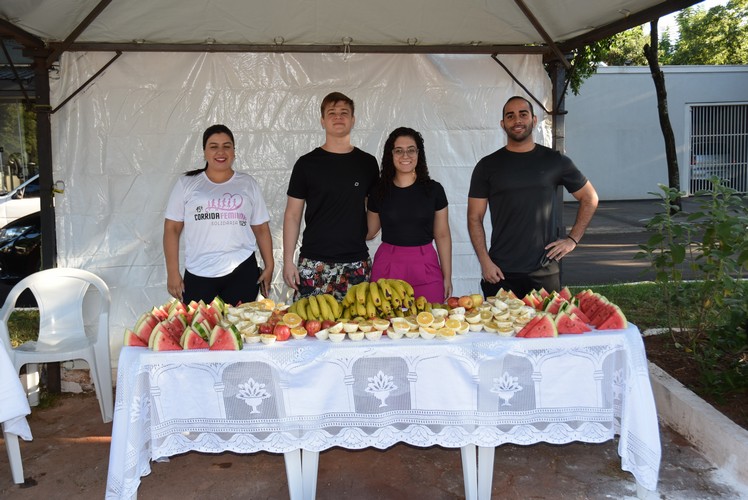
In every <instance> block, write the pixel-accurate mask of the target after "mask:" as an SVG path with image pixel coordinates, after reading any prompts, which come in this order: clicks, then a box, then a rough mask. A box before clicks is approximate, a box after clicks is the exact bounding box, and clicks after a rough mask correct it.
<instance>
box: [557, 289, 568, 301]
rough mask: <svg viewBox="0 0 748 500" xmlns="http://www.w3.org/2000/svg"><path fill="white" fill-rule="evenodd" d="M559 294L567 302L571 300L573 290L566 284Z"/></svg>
mask: <svg viewBox="0 0 748 500" xmlns="http://www.w3.org/2000/svg"><path fill="white" fill-rule="evenodd" d="M558 295H559V296H560V297H561V298H562V299H564V300H566V301H567V302H568V301H570V300H571V290H569V287H568V286H565V287H563V288H562V289H561V291H560V292H558Z"/></svg>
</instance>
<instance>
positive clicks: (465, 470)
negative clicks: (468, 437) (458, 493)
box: [460, 444, 478, 500]
mask: <svg viewBox="0 0 748 500" xmlns="http://www.w3.org/2000/svg"><path fill="white" fill-rule="evenodd" d="M460 455H461V456H462V476H463V479H464V481H465V500H477V499H478V496H477V495H478V476H477V469H476V458H477V456H476V451H475V445H474V444H468V445H465V446H463V447H462V448H460Z"/></svg>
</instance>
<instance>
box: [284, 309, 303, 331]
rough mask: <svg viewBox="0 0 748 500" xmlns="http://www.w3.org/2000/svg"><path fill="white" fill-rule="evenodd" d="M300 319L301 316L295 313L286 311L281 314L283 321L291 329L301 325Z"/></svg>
mask: <svg viewBox="0 0 748 500" xmlns="http://www.w3.org/2000/svg"><path fill="white" fill-rule="evenodd" d="M302 321H303V320H302V319H301V316H299V315H298V314H296V313H286V314H284V315H283V322H284V323H285V324H287V325H288V327H289V328H291V329H293V328H296V327H297V326H301V322H302Z"/></svg>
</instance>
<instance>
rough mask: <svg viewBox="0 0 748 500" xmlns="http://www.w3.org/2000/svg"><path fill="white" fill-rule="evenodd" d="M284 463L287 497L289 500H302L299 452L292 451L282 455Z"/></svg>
mask: <svg viewBox="0 0 748 500" xmlns="http://www.w3.org/2000/svg"><path fill="white" fill-rule="evenodd" d="M283 458H284V460H285V462H286V481H287V482H288V495H289V496H290V497H291V500H303V499H304V483H303V476H302V469H301V450H293V451H289V452H287V453H284V454H283Z"/></svg>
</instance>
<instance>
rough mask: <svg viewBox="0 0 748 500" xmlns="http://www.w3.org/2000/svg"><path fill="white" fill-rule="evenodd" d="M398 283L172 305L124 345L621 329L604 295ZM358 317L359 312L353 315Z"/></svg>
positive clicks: (153, 313) (229, 346) (142, 322)
mask: <svg viewBox="0 0 748 500" xmlns="http://www.w3.org/2000/svg"><path fill="white" fill-rule="evenodd" d="M412 290H413V288H412V287H411V286H410V285H409V284H408V283H407V282H404V281H402V280H379V282H376V283H369V282H364V283H361V284H358V285H354V286H353V287H351V288H350V289H349V291H348V294H347V295H346V296H345V298H344V299H343V301H340V302H339V301H337V300H335V298H334V297H333V296H332V295H329V294H321V295H317V296H314V297H309V298H305V299H301V300H299V301H296V302H294V303H293V304H291V305H285V304H283V303H275V302H274V301H272V300H271V299H261V300H258V301H255V302H250V303H247V304H240V305H236V306H232V305H229V304H226V303H224V302H223V301H222V300H221V299H220V298H219V297H216V298H215V299H213V301H211V302H210V303H209V304H206V303H204V302H202V301H201V302H192V303H190V304H183V303H182V302H179V301H171V302H168V303H166V304H164V305H162V306H158V307H154V308H153V309H151V310H150V311H147V312H145V313H143V314H142V315H141V316H140V317H139V318H138V320H137V321H136V323H135V325H134V326H133V328H132V329H129V328H128V329H126V330H125V339H124V344H125V345H128V346H142V347H149V348H151V349H153V350H158V351H164V350H189V349H212V350H240V349H242V347H243V344H244V343H245V342H246V343H256V342H257V343H259V342H262V343H264V344H272V343H274V342H276V341H281V342H283V341H286V340H289V339H291V338H293V339H303V338H305V337H316V338H317V339H320V340H328V339H329V340H331V341H333V342H338V341H342V340H345V339H349V340H352V341H360V340H364V339H367V340H379V339H380V338H381V337H382V336H383V335H386V336H387V337H389V338H390V339H392V340H398V339H400V338H403V337H407V338H415V337H421V338H425V339H432V338H439V339H445V340H449V339H453V338H455V337H456V336H457V335H464V334H466V333H468V332H470V331H485V332H490V333H497V334H498V335H501V336H507V337H509V336H516V337H525V338H537V337H555V336H557V335H559V334H580V333H585V332H588V331H592V327H594V329H596V330H607V329H624V328H626V327H627V321H626V317H625V316H624V314H623V312H622V311H621V309H620V308H619V307H618V306H616V305H615V304H613V303H611V302H609V301H608V300H607V299H606V298H605V297H603V296H602V295H600V294H598V293H595V292H593V291H592V290H584V291H582V292H580V293H578V294H576V295H575V296H572V294H571V292H570V291H569V289H568V288H563V289H562V290H561V291H560V292H552V293H548V292H546V291H545V290H543V289H541V290H537V291H536V290H533V291H531V292H530V293H528V294H527V295H526V296H525V297H523V298H522V299H520V298H518V297H517V296H516V295H514V293H512V292H511V291H505V290H500V291H499V293H498V294H497V295H496V296H493V297H486V298H485V299H484V298H483V296H482V295H480V294H472V295H464V296H461V297H450V298H449V299H448V300H447V301H445V303H443V304H440V303H429V302H428V301H427V300H426V299H425V298H424V297H414V296H413V291H412ZM359 313H362V314H359Z"/></svg>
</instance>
